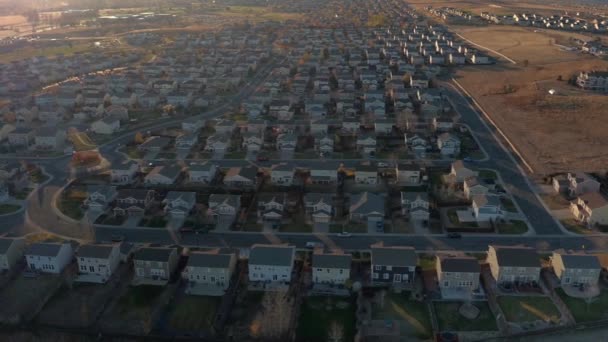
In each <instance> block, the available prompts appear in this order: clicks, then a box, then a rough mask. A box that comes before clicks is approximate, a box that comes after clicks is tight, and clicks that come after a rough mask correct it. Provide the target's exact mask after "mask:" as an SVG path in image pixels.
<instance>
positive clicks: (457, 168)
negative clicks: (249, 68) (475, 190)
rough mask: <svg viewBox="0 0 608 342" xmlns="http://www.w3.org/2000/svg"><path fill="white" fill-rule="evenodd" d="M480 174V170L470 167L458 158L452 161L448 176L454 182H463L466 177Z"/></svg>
mask: <svg viewBox="0 0 608 342" xmlns="http://www.w3.org/2000/svg"><path fill="white" fill-rule="evenodd" d="M478 175H479V172H477V171H474V170H471V169H469V168H468V167H467V166H466V165H465V164H464V162H463V161H462V160H456V161H455V162H453V163H452V167H451V169H450V173H449V175H448V178H449V180H450V181H452V182H455V183H462V182H464V180H465V179H467V178H469V177H473V176H478Z"/></svg>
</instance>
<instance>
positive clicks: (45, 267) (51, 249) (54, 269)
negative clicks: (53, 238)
mask: <svg viewBox="0 0 608 342" xmlns="http://www.w3.org/2000/svg"><path fill="white" fill-rule="evenodd" d="M73 256H74V251H73V250H72V245H71V244H69V243H47V242H40V243H35V244H33V245H30V246H29V248H28V249H27V251H26V252H25V261H26V262H27V266H28V268H29V269H30V270H32V271H36V272H42V273H54V274H59V273H61V272H63V270H64V269H65V267H66V266H67V265H69V264H70V263H71V262H72V257H73Z"/></svg>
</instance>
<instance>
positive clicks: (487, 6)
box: [407, 0, 577, 15]
mask: <svg viewBox="0 0 608 342" xmlns="http://www.w3.org/2000/svg"><path fill="white" fill-rule="evenodd" d="M407 2H408V3H409V4H411V5H412V6H413V7H414V8H417V9H422V8H424V7H426V6H432V7H435V8H438V7H453V8H458V9H461V10H463V11H468V12H471V13H473V14H477V15H479V13H481V12H492V13H495V14H512V13H514V12H531V11H533V12H535V13H540V14H555V13H562V12H563V11H564V10H570V11H575V10H577V8H576V7H574V6H570V5H565V4H557V3H555V2H547V1H539V2H538V3H535V2H534V1H504V0H497V1H491V2H490V1H483V0H462V1H448V0H408V1H407Z"/></svg>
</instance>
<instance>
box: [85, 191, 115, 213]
mask: <svg viewBox="0 0 608 342" xmlns="http://www.w3.org/2000/svg"><path fill="white" fill-rule="evenodd" d="M87 193H88V196H87V198H86V199H85V200H84V205H86V206H87V207H88V209H89V210H91V211H93V212H96V213H101V212H103V211H104V210H105V209H106V207H107V206H108V205H109V204H110V203H111V202H112V201H114V199H115V198H116V195H117V194H118V192H117V191H116V187H115V186H108V185H90V186H88V187H87Z"/></svg>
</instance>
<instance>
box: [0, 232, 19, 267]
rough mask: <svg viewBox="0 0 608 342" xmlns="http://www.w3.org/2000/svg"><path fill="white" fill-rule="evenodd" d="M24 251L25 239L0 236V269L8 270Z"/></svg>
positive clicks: (14, 264)
mask: <svg viewBox="0 0 608 342" xmlns="http://www.w3.org/2000/svg"><path fill="white" fill-rule="evenodd" d="M24 252H25V239H23V238H8V237H0V271H10V270H13V269H15V266H16V265H17V263H18V262H19V261H21V258H23V253H24Z"/></svg>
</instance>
